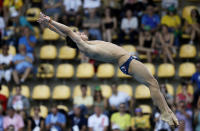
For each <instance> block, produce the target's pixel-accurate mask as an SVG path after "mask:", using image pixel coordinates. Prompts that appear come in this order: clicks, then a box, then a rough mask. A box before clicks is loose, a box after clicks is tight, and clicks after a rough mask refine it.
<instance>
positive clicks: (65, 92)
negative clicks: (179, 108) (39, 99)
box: [52, 85, 71, 100]
mask: <svg viewBox="0 0 200 131" xmlns="http://www.w3.org/2000/svg"><path fill="white" fill-rule="evenodd" d="M70 95H71V91H70V88H69V87H68V86H66V85H57V86H56V87H55V88H54V89H53V93H52V98H53V99H54V100H66V99H69V98H70Z"/></svg>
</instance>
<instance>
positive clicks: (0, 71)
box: [0, 44, 13, 83]
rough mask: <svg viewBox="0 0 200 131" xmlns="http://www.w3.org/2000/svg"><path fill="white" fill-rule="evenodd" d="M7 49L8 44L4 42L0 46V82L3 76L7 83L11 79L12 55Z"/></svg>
mask: <svg viewBox="0 0 200 131" xmlns="http://www.w3.org/2000/svg"><path fill="white" fill-rule="evenodd" d="M8 50H9V45H7V44H4V45H3V46H2V54H0V83H1V82H2V78H4V79H5V80H6V82H7V83H9V82H10V80H11V75H12V59H13V56H12V55H11V54H8Z"/></svg>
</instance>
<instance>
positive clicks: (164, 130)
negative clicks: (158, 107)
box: [154, 112, 171, 131]
mask: <svg viewBox="0 0 200 131" xmlns="http://www.w3.org/2000/svg"><path fill="white" fill-rule="evenodd" d="M154 121H155V128H154V131H171V128H170V126H169V124H168V123H167V122H165V121H163V120H161V114H160V113H159V112H156V113H155V115H154Z"/></svg>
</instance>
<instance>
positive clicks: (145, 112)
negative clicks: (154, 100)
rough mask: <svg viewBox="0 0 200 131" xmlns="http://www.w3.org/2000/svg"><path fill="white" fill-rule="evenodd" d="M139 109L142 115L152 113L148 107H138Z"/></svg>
mask: <svg viewBox="0 0 200 131" xmlns="http://www.w3.org/2000/svg"><path fill="white" fill-rule="evenodd" d="M139 107H140V108H141V109H142V113H144V114H151V113H152V109H151V107H150V106H149V105H139Z"/></svg>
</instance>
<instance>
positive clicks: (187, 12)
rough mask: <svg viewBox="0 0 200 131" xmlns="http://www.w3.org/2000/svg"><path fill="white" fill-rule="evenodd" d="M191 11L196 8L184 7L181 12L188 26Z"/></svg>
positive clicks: (190, 20)
mask: <svg viewBox="0 0 200 131" xmlns="http://www.w3.org/2000/svg"><path fill="white" fill-rule="evenodd" d="M192 9H197V7H196V6H185V7H184V8H183V10H182V17H183V18H184V19H186V20H187V21H188V22H189V24H191V23H192V18H191V11H192Z"/></svg>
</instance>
